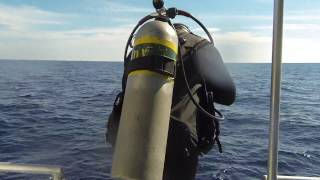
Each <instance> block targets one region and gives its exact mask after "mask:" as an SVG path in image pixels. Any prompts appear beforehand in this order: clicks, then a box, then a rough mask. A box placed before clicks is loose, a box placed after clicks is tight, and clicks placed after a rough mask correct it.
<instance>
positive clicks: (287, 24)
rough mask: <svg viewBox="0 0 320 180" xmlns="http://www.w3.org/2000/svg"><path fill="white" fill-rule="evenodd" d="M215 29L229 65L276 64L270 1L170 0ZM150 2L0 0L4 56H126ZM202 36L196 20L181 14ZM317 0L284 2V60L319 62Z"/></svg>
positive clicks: (319, 12)
mask: <svg viewBox="0 0 320 180" xmlns="http://www.w3.org/2000/svg"><path fill="white" fill-rule="evenodd" d="M165 6H166V7H177V8H178V9H183V10H186V11H188V12H190V13H192V14H193V15H194V16H195V17H197V18H198V19H199V20H200V21H202V22H203V23H204V25H205V26H206V27H207V28H208V29H209V30H210V32H211V34H212V36H213V38H214V41H215V45H216V46H217V48H218V50H219V51H220V52H221V54H222V57H223V58H224V60H225V62H271V51H272V50H271V48H272V15H273V0H224V1H221V0H201V1H195V0H194V1H191V0H184V1H182V0H166V1H165ZM153 11H154V9H153V6H152V1H151V0H148V1H146V0H139V1H138V0H135V1H133V0H117V1H116V0H0V59H26V60H34V59H36V60H86V61H90V60H92V61H122V57H123V52H124V47H125V43H126V41H127V38H128V37H129V34H130V32H131V30H132V28H133V27H134V26H135V24H136V23H137V22H138V21H139V19H140V18H142V17H143V16H145V15H147V14H149V13H151V12H153ZM174 22H182V23H185V24H187V25H188V26H189V27H190V29H191V30H192V31H193V32H194V33H196V34H199V35H204V33H203V32H202V31H201V30H200V29H199V27H198V26H197V25H196V24H195V23H193V22H192V21H190V20H188V19H186V18H176V19H175V20H174ZM319 32H320V0H285V16H284V40H283V61H284V62H290V63H304V62H310V63H320V53H318V52H319V49H320V33H319Z"/></svg>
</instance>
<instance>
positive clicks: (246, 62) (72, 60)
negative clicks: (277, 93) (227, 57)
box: [0, 59, 320, 64]
mask: <svg viewBox="0 0 320 180" xmlns="http://www.w3.org/2000/svg"><path fill="white" fill-rule="evenodd" d="M0 61H65V62H112V63H118V62H119V63H121V62H123V61H116V60H80V59H77V60H76V59H0ZM224 63H233V64H249V63H250V64H272V62H252V61H244V62H239V61H234V62H232V61H225V62H224ZM282 64H320V61H319V62H282Z"/></svg>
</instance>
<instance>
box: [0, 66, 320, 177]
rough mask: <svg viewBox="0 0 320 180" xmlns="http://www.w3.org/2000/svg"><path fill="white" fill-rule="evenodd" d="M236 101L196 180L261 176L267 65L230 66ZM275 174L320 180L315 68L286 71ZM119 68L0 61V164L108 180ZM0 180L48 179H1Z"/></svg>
mask: <svg viewBox="0 0 320 180" xmlns="http://www.w3.org/2000/svg"><path fill="white" fill-rule="evenodd" d="M228 68H229V71H230V73H231V74H232V76H233V78H234V81H235V83H236V86H237V100H236V102H235V103H234V104H233V105H232V106H230V107H227V106H218V108H219V109H220V110H221V111H222V112H223V113H224V114H225V116H226V120H224V121H223V122H221V128H222V129H221V133H222V134H221V141H222V144H223V151H224V152H223V153H222V154H220V153H219V152H218V151H217V149H213V150H212V151H211V152H210V153H209V154H208V155H205V156H203V157H201V160H200V164H199V170H198V175H197V180H222V179H223V180H233V179H240V180H247V179H248V180H251V179H253V180H254V179H262V176H263V175H264V174H266V172H267V155H268V152H267V148H268V129H269V98H270V74H271V71H270V69H271V66H270V64H228ZM283 70H284V73H283V84H282V85H283V86H282V104H281V128H280V129H281V134H280V142H281V143H280V151H279V174H282V175H303V176H320V120H319V117H320V90H319V88H320V64H284V66H283ZM121 76H122V63H114V62H64V61H0V162H15V163H33V164H48V165H58V166H61V167H63V168H64V172H65V177H66V178H67V179H72V180H73V179H75V180H77V179H111V178H110V169H111V159H112V153H111V152H112V150H111V147H110V146H109V145H108V144H106V143H105V139H104V133H105V130H106V129H105V124H106V119H107V117H108V114H109V113H110V111H111V109H112V104H113V100H114V98H115V95H116V94H117V92H118V91H119V90H120V86H121ZM0 179H5V180H9V179H10V180H11V179H49V177H48V176H38V175H21V174H16V173H7V174H3V173H2V174H0Z"/></svg>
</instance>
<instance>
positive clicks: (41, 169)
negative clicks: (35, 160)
mask: <svg viewBox="0 0 320 180" xmlns="http://www.w3.org/2000/svg"><path fill="white" fill-rule="evenodd" d="M0 172H14V173H26V174H45V175H51V176H52V178H53V180H63V170H62V168H61V167H56V166H45V165H29V164H14V163H0Z"/></svg>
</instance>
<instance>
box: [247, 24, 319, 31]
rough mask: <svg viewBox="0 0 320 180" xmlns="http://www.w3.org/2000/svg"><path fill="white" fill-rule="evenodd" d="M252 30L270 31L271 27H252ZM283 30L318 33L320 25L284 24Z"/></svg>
mask: <svg viewBox="0 0 320 180" xmlns="http://www.w3.org/2000/svg"><path fill="white" fill-rule="evenodd" d="M252 28H253V29H257V30H265V29H269V30H270V29H272V28H273V27H272V25H267V26H254V27H252ZM283 29H284V30H290V31H291V30H306V31H318V30H320V24H307V23H301V24H289V23H288V24H284V25H283Z"/></svg>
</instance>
